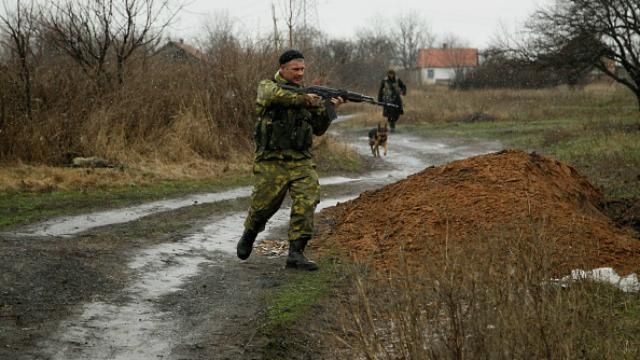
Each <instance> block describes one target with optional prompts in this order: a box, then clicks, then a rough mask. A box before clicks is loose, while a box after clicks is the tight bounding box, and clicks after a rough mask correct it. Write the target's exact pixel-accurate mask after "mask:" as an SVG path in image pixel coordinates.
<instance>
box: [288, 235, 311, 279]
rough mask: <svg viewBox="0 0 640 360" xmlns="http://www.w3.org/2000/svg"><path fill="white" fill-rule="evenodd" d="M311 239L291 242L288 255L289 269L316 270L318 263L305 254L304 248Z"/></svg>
mask: <svg viewBox="0 0 640 360" xmlns="http://www.w3.org/2000/svg"><path fill="white" fill-rule="evenodd" d="M307 241H309V239H298V240H294V241H290V242H289V256H287V266H286V268H287V269H298V270H307V271H315V270H318V265H317V264H316V263H314V262H313V261H311V260H309V259H307V258H306V257H305V256H304V248H305V247H306V246H307Z"/></svg>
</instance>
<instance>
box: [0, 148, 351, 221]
mask: <svg viewBox="0 0 640 360" xmlns="http://www.w3.org/2000/svg"><path fill="white" fill-rule="evenodd" d="M314 153H315V158H316V160H317V164H318V172H319V173H321V174H331V173H345V172H346V173H357V172H361V171H363V169H364V165H363V161H362V158H361V157H360V156H359V155H358V154H357V153H355V151H353V150H352V149H350V148H349V147H347V146H346V145H343V144H338V143H337V142H336V141H335V140H333V139H330V138H328V137H323V138H320V139H319V140H318V141H317V143H316V145H315V148H314ZM237 158H239V159H242V161H241V162H240V163H238V164H233V165H230V164H225V163H215V162H213V163H211V164H206V163H203V162H198V163H193V164H183V166H182V167H180V166H175V165H173V166H170V165H166V164H157V165H156V166H147V167H146V168H145V167H139V168H129V169H124V170H118V169H74V168H62V167H60V168H55V167H49V166H30V165H18V166H11V167H4V168H2V169H0V229H7V228H11V227H14V226H19V225H24V224H29V223H33V222H37V221H41V220H44V219H48V218H52V217H56V216H62V215H74V214H79V213H83V212H88V211H94V210H99V209H107V208H117V207H122V206H128V205H132V204H138V203H142V202H145V201H153V200H159V199H164V198H169V197H179V196H182V195H187V194H193V193H203V192H215V191H220V190H222V189H226V188H229V187H234V186H246V185H250V184H251V176H248V175H250V167H251V164H250V157H247V156H244V157H242V156H238V157H237Z"/></svg>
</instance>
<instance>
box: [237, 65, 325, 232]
mask: <svg viewBox="0 0 640 360" xmlns="http://www.w3.org/2000/svg"><path fill="white" fill-rule="evenodd" d="M276 82H279V83H287V81H286V80H285V79H283V78H282V77H281V76H280V73H279V72H278V73H276V75H275V77H274V79H272V80H263V81H261V82H260V84H259V85H258V96H257V99H256V102H257V108H256V113H257V115H258V121H257V122H256V125H255V131H254V138H255V142H256V153H255V162H254V166H253V174H254V177H255V185H254V188H253V194H252V196H251V207H250V208H249V214H248V216H247V219H246V220H245V223H244V227H245V230H248V231H252V232H255V233H259V232H261V231H262V230H264V227H265V224H266V223H267V221H268V220H269V218H271V216H273V214H274V213H275V212H276V211H277V210H278V209H279V208H280V205H281V204H282V201H283V200H284V198H285V196H286V194H287V192H289V193H290V196H291V199H292V200H293V204H292V207H291V220H290V224H289V241H295V240H298V239H309V238H311V235H312V234H313V214H314V212H315V208H316V205H317V204H318V202H319V201H320V185H319V182H318V174H317V173H316V170H315V164H314V162H313V160H312V158H311V144H312V140H313V135H322V134H324V132H325V131H327V129H328V128H329V125H330V123H331V120H330V119H329V117H328V116H327V114H326V110H325V108H324V107H319V106H310V105H309V104H307V101H306V99H305V97H304V96H303V95H301V94H297V93H294V92H291V91H287V90H284V89H282V88H280V87H278V86H277V84H276ZM287 84H289V85H292V84H291V83H287Z"/></svg>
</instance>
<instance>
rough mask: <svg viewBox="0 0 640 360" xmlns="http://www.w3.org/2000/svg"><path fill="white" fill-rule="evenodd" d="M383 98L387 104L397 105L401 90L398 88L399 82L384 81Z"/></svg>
mask: <svg viewBox="0 0 640 360" xmlns="http://www.w3.org/2000/svg"><path fill="white" fill-rule="evenodd" d="M383 84H384V85H383V89H382V98H383V99H384V101H385V102H390V103H394V104H395V103H396V101H397V99H398V98H399V97H400V89H399V88H398V83H397V80H394V81H390V80H386V79H385V80H383Z"/></svg>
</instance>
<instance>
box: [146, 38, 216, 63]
mask: <svg viewBox="0 0 640 360" xmlns="http://www.w3.org/2000/svg"><path fill="white" fill-rule="evenodd" d="M154 55H155V56H158V57H163V58H165V59H167V60H171V61H186V62H192V61H193V62H199V61H205V60H206V55H205V54H203V53H202V52H201V51H200V50H198V49H196V48H195V47H193V46H191V45H188V44H185V43H184V40H182V39H180V40H179V41H171V40H170V41H168V42H167V43H166V44H164V45H163V46H162V47H161V48H160V49H158V51H156V52H155V54H154Z"/></svg>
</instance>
